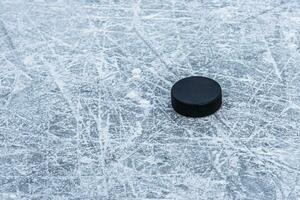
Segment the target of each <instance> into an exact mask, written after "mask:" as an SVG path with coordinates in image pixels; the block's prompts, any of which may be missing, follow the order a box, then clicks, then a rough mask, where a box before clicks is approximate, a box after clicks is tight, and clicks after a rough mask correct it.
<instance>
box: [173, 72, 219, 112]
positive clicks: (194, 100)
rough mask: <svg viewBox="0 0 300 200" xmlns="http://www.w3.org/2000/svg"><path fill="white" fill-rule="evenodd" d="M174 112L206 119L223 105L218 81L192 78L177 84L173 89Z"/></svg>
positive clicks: (197, 77) (200, 77) (198, 77)
mask: <svg viewBox="0 0 300 200" xmlns="http://www.w3.org/2000/svg"><path fill="white" fill-rule="evenodd" d="M171 101H172V107H173V108H174V110H175V111H176V112H177V113H179V114H181V115H184V116H187V117H205V116H208V115H211V114H213V113H215V112H216V111H217V110H218V109H219V108H220V107H221V105H222V89H221V86H220V85H219V83H217V82H216V81H214V80H212V79H210V78H206V77H202V76H191V77H187V78H184V79H181V80H179V81H178V82H176V83H175V84H174V85H173V87H172V89H171Z"/></svg>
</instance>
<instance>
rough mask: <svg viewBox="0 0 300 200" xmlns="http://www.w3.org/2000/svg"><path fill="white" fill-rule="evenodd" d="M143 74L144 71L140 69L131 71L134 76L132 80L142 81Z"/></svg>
mask: <svg viewBox="0 0 300 200" xmlns="http://www.w3.org/2000/svg"><path fill="white" fill-rule="evenodd" d="M141 72H142V70H141V69H139V68H135V69H133V70H132V71H131V74H132V78H134V79H141Z"/></svg>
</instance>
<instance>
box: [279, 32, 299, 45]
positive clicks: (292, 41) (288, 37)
mask: <svg viewBox="0 0 300 200" xmlns="http://www.w3.org/2000/svg"><path fill="white" fill-rule="evenodd" d="M297 35H298V34H297V31H293V30H290V31H284V32H283V39H284V42H285V44H286V46H287V47H288V48H289V49H291V50H296V49H297V48H298V39H297Z"/></svg>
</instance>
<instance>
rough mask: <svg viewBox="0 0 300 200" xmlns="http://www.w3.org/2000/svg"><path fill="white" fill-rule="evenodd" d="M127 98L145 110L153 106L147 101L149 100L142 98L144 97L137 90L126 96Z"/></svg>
mask: <svg viewBox="0 0 300 200" xmlns="http://www.w3.org/2000/svg"><path fill="white" fill-rule="evenodd" d="M126 97H127V98H129V99H132V100H134V101H136V102H138V103H139V105H140V106H141V107H142V108H144V109H149V107H150V106H151V104H150V101H149V100H147V99H144V98H142V95H141V94H140V93H139V92H137V91H135V90H132V91H130V92H129V93H128V94H127V95H126Z"/></svg>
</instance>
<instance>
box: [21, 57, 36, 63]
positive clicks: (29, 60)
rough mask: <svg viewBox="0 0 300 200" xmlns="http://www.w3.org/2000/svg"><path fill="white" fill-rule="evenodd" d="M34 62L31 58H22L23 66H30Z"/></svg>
mask: <svg viewBox="0 0 300 200" xmlns="http://www.w3.org/2000/svg"><path fill="white" fill-rule="evenodd" d="M33 61H34V58H33V56H27V57H26V58H24V61H23V62H24V64H25V65H32V64H33Z"/></svg>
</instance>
